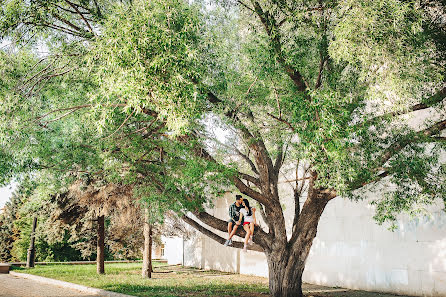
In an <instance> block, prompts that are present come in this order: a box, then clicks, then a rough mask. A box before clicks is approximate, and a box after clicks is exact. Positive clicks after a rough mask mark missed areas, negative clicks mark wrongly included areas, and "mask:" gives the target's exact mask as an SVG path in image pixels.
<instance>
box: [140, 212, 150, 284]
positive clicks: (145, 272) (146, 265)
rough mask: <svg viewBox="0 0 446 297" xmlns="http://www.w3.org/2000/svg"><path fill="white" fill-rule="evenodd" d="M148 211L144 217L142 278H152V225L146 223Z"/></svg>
mask: <svg viewBox="0 0 446 297" xmlns="http://www.w3.org/2000/svg"><path fill="white" fill-rule="evenodd" d="M148 213H149V211H148V209H146V210H145V216H144V252H143V262H142V277H143V278H152V224H150V223H149V221H148V217H147V216H148Z"/></svg>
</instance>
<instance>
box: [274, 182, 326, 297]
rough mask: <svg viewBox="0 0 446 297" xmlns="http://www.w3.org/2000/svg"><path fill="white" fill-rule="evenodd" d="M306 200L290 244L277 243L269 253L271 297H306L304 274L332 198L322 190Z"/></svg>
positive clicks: (313, 192)
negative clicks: (320, 220)
mask: <svg viewBox="0 0 446 297" xmlns="http://www.w3.org/2000/svg"><path fill="white" fill-rule="evenodd" d="M311 192H312V193H310V194H311V196H309V197H308V198H307V201H306V202H305V205H304V207H303V209H302V212H301V214H300V216H299V221H298V224H297V226H296V229H297V230H296V231H295V233H294V232H293V233H294V234H293V236H292V238H291V239H290V241H289V242H277V241H276V242H274V243H273V245H272V246H271V248H272V249H271V250H270V252H266V253H265V254H266V257H267V260H268V270H269V289H270V294H271V296H272V297H279V296H280V297H303V296H304V295H303V294H302V274H303V272H304V269H305V263H306V260H307V258H308V255H309V254H310V249H311V246H312V244H313V240H314V238H315V237H316V233H317V226H318V224H319V219H320V217H321V215H322V212H323V211H324V209H325V206H326V205H327V202H328V201H329V199H328V198H327V197H324V195H322V194H321V193H320V191H319V190H314V191H311Z"/></svg>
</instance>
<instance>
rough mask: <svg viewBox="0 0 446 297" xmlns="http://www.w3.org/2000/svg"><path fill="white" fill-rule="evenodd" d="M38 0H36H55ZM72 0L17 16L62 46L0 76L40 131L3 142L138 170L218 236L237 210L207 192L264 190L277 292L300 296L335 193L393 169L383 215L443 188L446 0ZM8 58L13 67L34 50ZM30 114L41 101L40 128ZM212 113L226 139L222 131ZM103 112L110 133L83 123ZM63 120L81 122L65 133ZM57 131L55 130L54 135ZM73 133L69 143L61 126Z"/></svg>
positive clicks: (104, 171) (146, 190) (355, 192)
mask: <svg viewBox="0 0 446 297" xmlns="http://www.w3.org/2000/svg"><path fill="white" fill-rule="evenodd" d="M12 2H13V1H12ZM110 2H112V1H110ZM39 3H40V1H35V2H32V5H38V6H39V5H40V6H39V9H41V10H42V11H45V12H47V11H51V12H52V11H54V9H56V8H54V9H52V10H51V9H50V10H48V9H49V8H48V5H47V6H45V5H42V4H41V3H40V4H39ZM54 3H56V4H57V3H59V2H54ZM60 3H62V4H60ZM60 3H59V4H60V5H59V4H57V5H59V6H61V7H63V8H64V11H65V12H64V13H66V14H68V16H69V17H68V18H69V19H66V18H64V19H63V20H65V21H66V22H65V21H62V23H64V24H65V26H68V27H63V28H64V29H63V30H62V29H61V28H60V27H61V25H62V23H60V22H61V20H60V18H57V17H56V16H54V14H50V16H51V15H52V16H53V17H54V18H49V22H54V23H56V24H58V25H57V26H58V27H55V26H54V25H53V26H48V23H42V22H41V18H39V16H40V15H35V14H34V10H32V9H31V8H30V9H28V7H26V8H27V9H21V10H18V11H19V12H21V13H22V14H19V13H16V14H10V15H12V16H17V15H19V16H21V17H17V18H10V19H13V21H11V22H9V23H6V24H4V26H3V28H7V29H4V30H3V32H6V33H7V34H9V35H11V34H12V33H11V32H13V33H14V34H17V32H19V33H20V32H22V31H23V29H24V28H32V29H33V30H36V32H42V31H43V32H46V34H48V30H55V31H54V32H57V35H54V36H57V37H58V38H57V39H55V40H57V41H59V42H60V43H52V45H53V46H54V48H53V50H55V51H56V52H57V53H58V55H56V56H53V57H52V59H51V60H48V62H45V63H42V62H40V61H37V64H36V63H31V62H29V63H28V64H29V65H30V66H29V67H28V70H27V71H28V73H29V74H27V75H25V77H24V78H23V77H20V76H19V77H18V78H22V79H21V80H20V82H21V88H19V89H18V91H17V90H12V91H11V89H10V88H7V87H5V86H8V85H9V84H8V81H5V83H4V86H3V90H4V94H8V96H9V97H5V98H7V99H8V102H10V103H9V105H8V106H7V107H6V108H4V109H3V110H2V112H3V115H4V116H5V118H6V119H8V120H10V121H11V122H12V123H13V124H14V125H16V126H15V127H18V128H26V129H25V131H27V132H28V133H30V134H31V135H33V138H32V139H31V140H30V139H29V138H26V137H24V136H23V135H22V136H21V137H17V136H16V140H15V142H13V143H12V144H11V143H7V144H5V143H4V142H3V143H2V145H3V148H12V147H15V148H21V149H20V150H17V149H16V151H12V152H11V151H10V150H6V149H4V150H3V154H5V157H7V158H5V160H6V161H5V162H3V166H2V168H3V169H4V170H3V174H4V176H10V175H11V172H14V171H15V170H18V169H17V168H19V169H20V170H21V171H23V169H24V168H25V169H27V168H30V167H31V168H32V169H33V170H35V169H39V168H40V169H42V168H43V169H50V168H51V167H53V169H59V170H61V171H63V170H77V171H88V172H89V173H94V174H100V175H106V176H107V178H108V179H109V180H110V181H115V180H119V181H120V182H123V181H127V182H133V183H135V181H137V184H138V186H137V187H136V191H137V193H140V195H141V196H142V197H144V198H145V199H146V200H147V201H149V202H151V203H164V202H165V203H167V204H168V205H169V206H170V207H171V208H172V209H174V210H177V211H179V212H184V213H185V214H190V213H188V212H187V211H190V212H192V213H193V214H195V216H194V217H192V216H190V215H185V216H184V217H183V218H184V220H185V221H186V222H188V223H189V224H191V225H192V226H194V227H196V228H197V229H198V230H199V231H201V232H203V233H204V234H206V235H207V236H210V237H211V238H213V239H215V240H217V241H219V242H220V243H223V242H224V238H222V237H220V236H219V235H218V234H216V233H215V232H213V229H217V230H220V231H223V232H225V230H226V222H225V221H224V220H222V219H220V218H216V217H214V216H212V215H210V214H209V213H207V212H206V211H205V210H204V209H205V206H209V204H208V203H211V202H212V200H213V199H214V197H215V196H216V195H217V194H218V193H220V192H221V191H222V190H224V189H227V188H228V187H230V186H232V187H233V188H234V189H237V190H238V191H240V192H241V193H244V194H245V195H247V196H249V197H251V198H252V199H254V200H256V201H257V202H258V203H259V211H260V213H261V215H262V217H263V220H264V221H265V223H266V225H267V228H266V229H264V230H262V229H260V230H258V231H257V232H256V234H255V236H254V238H253V240H254V242H255V245H254V246H253V249H255V250H259V251H263V252H264V253H265V255H266V257H267V260H268V267H269V279H270V292H271V295H272V296H302V288H301V283H302V273H303V271H304V268H305V262H306V259H307V257H308V254H309V251H310V248H311V245H312V242H313V239H314V237H315V236H316V232H317V226H318V222H319V219H320V216H321V214H322V213H323V211H324V209H325V207H326V205H327V203H329V202H330V201H331V200H333V199H341V198H339V197H341V196H343V197H350V198H361V194H362V193H363V192H362V191H361V189H362V188H363V187H364V186H366V185H371V184H376V183H378V182H380V181H382V180H383V179H384V180H385V181H386V182H389V183H391V184H392V187H390V188H389V190H388V191H387V193H385V195H383V196H379V197H377V198H376V200H375V204H376V209H377V213H376V216H375V217H376V219H377V220H378V221H379V222H381V223H382V222H386V221H392V220H394V219H395V216H396V214H397V213H399V212H401V211H408V212H414V211H416V210H419V209H420V208H421V207H423V206H424V205H427V204H430V203H433V202H434V201H435V199H437V198H439V199H442V200H443V201H445V200H446V197H445V193H446V191H445V190H446V189H445V187H446V183H445V172H446V171H445V164H444V163H441V162H444V160H443V161H441V159H439V156H440V154H441V153H442V149H443V148H444V143H445V142H444V136H442V135H443V134H441V133H442V131H443V130H444V129H445V128H446V120H445V118H444V102H443V100H444V98H445V96H446V89H445V85H444V69H445V67H444V62H445V60H444V53H445V52H444V45H445V38H444V36H445V32H444V27H443V26H442V24H441V18H437V16H438V14H439V13H440V14H442V15H444V7H443V6H442V4H441V3H440V2H438V3H437V2H435V1H430V2H420V3H414V2H405V1H396V0H393V1H391V0H380V1H362V2H357V1H235V2H233V3H232V2H231V1H226V2H224V3H220V2H218V3H214V4H215V5H202V6H200V5H199V4H198V3H195V4H188V3H184V2H182V1H149V2H148V1H131V2H129V3H130V4H128V5H127V4H125V3H124V4H117V5H112V3H106V1H101V3H100V5H99V6H98V5H95V1H86V2H85V3H83V2H82V3H80V4H74V7H72V8H73V9H69V8H67V7H68V6H66V5H70V4H69V3H71V2H69V1H65V2H64V1H60ZM220 4H224V5H222V6H219V5H220ZM23 5H24V7H25V6H26V5H25V4H23ZM51 5H53V4H51ZM51 5H50V6H51ZM80 5H85V7H86V8H84V9H85V10H80V11H83V12H84V14H82V13H78V10H79V7H80ZM88 5H91V7H93V8H94V7H97V8H98V9H96V10H94V9H93V8H89V7H90V6H88ZM101 5H103V6H104V7H106V9H102V10H101V9H99V8H100V7H102V6H101ZM75 7H77V8H78V9H77V10H76V9H75ZM88 8H89V9H88ZM200 8H201V10H200ZM8 9H12V11H16V10H14V9H16V8H15V7H12V8H11V7H9V8H8ZM57 9H62V8H57ZM67 9H68V11H66V10H67ZM225 9H226V10H225ZM86 14H88V15H89V17H88V18H85V15H86ZM23 15H25V16H26V17H23ZM45 15H48V14H45ZM82 16H84V17H82ZM84 18H85V19H84ZM94 20H96V22H95V23H94V25H92V23H91V22H93V21H94ZM67 22H68V23H67ZM70 23H71V24H72V25H73V24H74V25H75V26H76V27H77V28H78V29H76V28H75V27H73V26H72V25H70ZM88 24H89V25H88ZM66 28H71V29H69V30H70V31H67V30H66ZM90 29H91V30H90ZM39 30H40V31H39ZM76 30H77V31H76ZM26 32H28V31H26ZM29 32H35V31H29ZM51 32H53V31H51ZM95 32H96V33H95ZM60 35H61V36H60ZM14 36H16V35H14ZM67 36H70V37H67ZM31 37H32V36H31ZM44 37H45V36H43V37H42V38H44ZM60 40H62V41H60ZM55 45H57V46H55ZM13 54H15V53H13ZM54 57H55V59H56V62H52V61H53V60H54V59H53V58H54ZM67 57H70V58H68V60H67ZM73 57H74V58H73ZM22 58H23V57H22ZM34 59H35V58H34ZM64 59H65V60H64ZM29 60H32V59H29ZM73 61H74V62H73ZM56 63H62V64H61V65H60V66H59V67H62V66H63V68H62V71H61V72H58V68H57V67H56V66H55V65H56ZM70 63H71V64H70ZM73 63H74V65H73ZM32 65H37V66H36V67H38V68H37V70H33V69H34V68H32ZM66 65H73V66H76V67H75V69H76V71H75V72H73V70H72V69H73V68H69V67H68V66H66ZM3 67H4V68H6V69H9V70H8V71H9V72H8V73H9V75H10V76H8V77H14V75H16V77H17V73H16V72H17V71H23V69H22V68H21V67H24V66H20V67H18V66H16V67H15V68H14V69H13V70H11V63H9V64H8V65H4V66H3ZM30 68H31V70H30ZM59 70H60V69H59ZM29 71H31V72H29ZM32 71H34V72H32ZM65 71H67V73H69V76H68V77H69V78H65V77H66V75H65V73H64V72H65ZM73 77H74V78H76V79H73ZM86 77H88V79H86ZM54 79H56V80H54ZM65 79H66V80H65ZM12 80H14V79H12ZM46 81H51V82H55V83H51V82H50V83H46ZM42 82H44V83H46V84H42ZM63 83H65V84H63ZM67 83H68V84H69V85H70V87H69V88H67V87H66V84H67ZM73 86H74V87H76V88H75V89H74V88H73ZM64 88H65V89H64ZM10 94H15V95H14V96H17V97H14V96H12V95H10ZM23 96H25V98H28V100H25V101H20V100H19V98H20V99H23ZM36 102H37V103H38V105H36ZM19 106H22V107H23V106H25V107H27V108H28V109H25V111H23V110H20V113H19V112H18V111H17V108H18V107H19ZM11 110H16V111H17V113H19V115H21V116H17V114H14V113H13V112H11ZM423 110H424V111H426V110H429V111H430V112H431V116H430V118H429V120H430V121H426V122H423V123H420V124H418V125H410V122H409V121H408V118H407V115H415V116H419V114H420V113H421V112H422V111H423ZM121 111H123V112H121ZM442 112H443V113H442ZM24 114H25V115H24ZM25 119H28V122H29V120H30V119H34V120H33V121H32V122H33V123H34V125H33V126H32V128H29V127H28V126H26V125H25V127H24V125H23V123H24V122H25V121H24V120H25ZM25 123H26V122H25ZM85 123H91V124H92V125H87V124H85ZM211 123H212V124H213V125H220V126H221V127H222V128H223V129H227V130H228V131H229V132H228V133H227V135H228V137H227V138H228V139H226V140H225V141H221V140H218V138H217V137H215V136H213V135H212V133H211V132H212V131H210V130H212V129H210V128H209V126H210V125H211ZM95 124H96V127H97V128H99V130H98V131H99V136H98V137H93V138H91V137H92V133H86V132H84V131H81V132H79V129H80V128H79V127H84V128H85V129H90V130H87V131H89V132H91V131H92V129H93V128H91V127H94V126H95ZM67 127H71V128H72V127H77V130H74V131H75V132H77V133H73V134H72V135H69V136H67V135H66V134H64V133H63V132H64V131H65V132H66V131H67ZM48 129H50V130H48ZM4 130H5V131H11V130H10V127H6V128H4ZM71 130H73V129H71ZM71 130H70V131H71ZM81 130H82V129H81ZM42 131H44V132H42ZM57 131H59V134H57V135H59V136H58V137H59V138H56V139H54V138H51V137H48V135H51V133H50V132H57ZM100 133H103V134H102V135H101V134H100ZM3 135H7V133H5V134H3ZM81 136H82V137H81ZM62 137H63V140H62V139H61V138H62ZM3 139H4V138H3ZM48 139H50V140H51V141H48ZM67 140H69V142H68V143H70V145H72V146H70V147H67V146H66V145H62V144H61V143H64V141H67ZM75 140H77V142H76V141H75ZM30 142H31V143H32V144H33V145H34V146H36V147H39V148H40V149H39V150H38V151H37V153H36V150H35V149H34V150H31V149H27V148H28V145H29V144H30ZM36 143H37V144H38V145H36ZM57 144H59V146H56V147H57V148H58V149H59V150H60V151H55V150H54V146H55V145H57ZM20 145H21V146H20ZM76 148H78V150H74V149H76ZM17 152H19V153H17ZM89 152H90V153H91V154H88V153H89ZM30 154H31V155H32V158H31V161H32V162H29V161H28V162H26V160H29V159H30V158H29V155H30ZM23 156H26V157H25V158H24V157H23ZM63 156H66V157H69V158H66V160H68V162H70V163H69V164H66V162H60V160H62V159H63ZM90 158H92V159H90ZM18 161H20V162H18ZM48 161H50V162H48ZM73 163H75V164H74V165H75V166H72V165H73ZM17 164H18V165H17ZM30 164H31V165H30ZM284 165H287V166H288V165H293V166H295V168H296V177H295V182H296V186H295V191H294V197H290V198H292V199H294V202H295V203H294V210H295V213H294V220H293V225H292V228H291V230H290V231H288V232H287V228H286V225H285V218H284V214H283V209H282V206H281V203H280V202H281V198H284V197H280V195H279V189H278V180H279V175H280V174H281V173H284V167H285V166H284ZM20 170H19V171H20ZM304 193H306V195H304V196H306V199H305V202H304V203H303V205H302V207H301V206H300V203H299V202H300V200H301V199H302V195H303V194H304ZM197 220H198V221H200V223H199V222H198V221H197ZM239 235H243V232H242V231H240V232H239ZM242 246H243V244H242V243H241V242H235V244H234V247H237V248H241V247H242Z"/></svg>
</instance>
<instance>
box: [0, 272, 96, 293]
mask: <svg viewBox="0 0 446 297" xmlns="http://www.w3.org/2000/svg"><path fill="white" fill-rule="evenodd" d="M0 296H1V297H62V296H63V297H74V296H83V297H98V295H91V294H88V293H83V292H80V291H77V290H71V289H66V288H62V287H58V286H54V285H48V284H42V283H39V282H36V281H33V280H29V279H24V278H21V277H16V276H12V275H9V274H0Z"/></svg>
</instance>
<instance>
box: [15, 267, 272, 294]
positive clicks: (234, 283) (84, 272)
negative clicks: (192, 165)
mask: <svg viewBox="0 0 446 297" xmlns="http://www.w3.org/2000/svg"><path fill="white" fill-rule="evenodd" d="M141 265H142V264H141V263H113V264H106V265H105V272H106V274H105V275H97V274H96V265H94V264H92V265H42V266H36V268H34V269H25V268H15V269H14V270H15V271H17V272H25V273H29V274H35V275H40V276H45V277H49V278H54V279H58V280H63V281H67V282H72V283H76V284H81V285H85V286H89V287H94V288H100V289H105V290H109V291H114V292H119V293H124V294H128V295H134V296H153V297H155V296H159V297H167V296H246V297H248V296H249V297H254V296H267V295H268V283H267V280H266V279H264V278H259V277H253V276H241V275H238V274H231V273H225V272H220V271H203V270H199V269H194V268H186V267H182V266H169V265H166V264H164V263H159V262H156V263H154V273H153V274H152V277H153V278H152V279H142V278H141V276H140V275H141Z"/></svg>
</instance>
